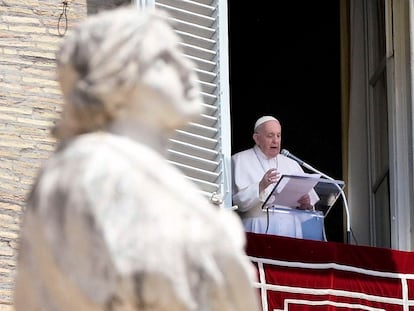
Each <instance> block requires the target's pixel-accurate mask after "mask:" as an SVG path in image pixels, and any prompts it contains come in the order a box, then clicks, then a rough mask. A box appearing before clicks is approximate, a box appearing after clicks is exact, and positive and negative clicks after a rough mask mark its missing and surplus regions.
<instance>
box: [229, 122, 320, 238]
mask: <svg viewBox="0 0 414 311" xmlns="http://www.w3.org/2000/svg"><path fill="white" fill-rule="evenodd" d="M253 140H254V142H255V144H254V146H253V147H251V148H249V149H246V150H243V151H240V152H238V153H236V154H234V155H233V156H232V173H233V176H232V177H233V204H235V205H237V206H238V212H239V214H240V217H241V218H242V221H243V225H244V228H245V230H246V231H248V232H256V233H268V234H276V235H283V236H290V237H297V238H301V237H302V231H301V230H302V229H301V224H300V223H299V222H298V219H297V218H295V217H290V216H289V215H287V214H285V215H283V214H280V213H278V214H276V213H275V212H272V211H271V210H269V211H268V213H266V212H264V211H263V210H262V205H263V203H264V202H265V200H266V198H267V197H268V196H269V194H270V192H271V191H272V189H273V188H274V186H275V184H276V182H277V181H278V180H279V178H280V177H281V175H289V174H297V173H299V174H302V173H304V171H303V169H302V168H301V167H300V165H299V164H298V163H297V162H296V161H294V160H292V159H290V158H288V157H286V156H284V155H283V154H281V153H280V150H281V144H282V127H281V124H280V122H279V120H278V119H276V118H275V117H273V116H263V117H260V118H259V119H258V120H257V121H256V123H255V125H254V131H253ZM318 200H319V197H318V195H317V194H316V192H315V191H314V190H311V191H310V192H309V193H308V194H305V195H304V196H303V197H301V198H300V199H299V200H298V202H297V206H295V207H297V208H299V209H312V207H313V205H314V204H315V203H316V202H317V201H318Z"/></svg>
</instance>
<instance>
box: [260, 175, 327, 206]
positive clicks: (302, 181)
mask: <svg viewBox="0 0 414 311" xmlns="http://www.w3.org/2000/svg"><path fill="white" fill-rule="evenodd" d="M320 181H321V175H320V174H308V173H303V174H295V175H282V176H281V177H280V179H279V181H278V182H277V183H276V185H275V186H274V188H273V189H272V191H271V192H270V194H269V196H268V197H267V198H266V200H265V202H264V203H263V206H262V208H263V209H266V208H269V207H271V206H273V205H277V206H285V207H296V206H298V205H299V203H298V200H299V199H300V198H301V197H302V196H303V195H305V194H307V193H309V192H310V191H311V190H312V189H313V187H315V186H316V184H317V183H318V182H320Z"/></svg>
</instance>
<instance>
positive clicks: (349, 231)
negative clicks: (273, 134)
mask: <svg viewBox="0 0 414 311" xmlns="http://www.w3.org/2000/svg"><path fill="white" fill-rule="evenodd" d="M280 154H282V155H284V156H286V157H288V158H291V159H292V160H295V161H296V162H298V163H299V165H300V166H303V167H305V168H307V169H308V170H311V171H313V172H315V173H318V174H320V175H321V176H323V177H325V178H326V179H329V180H332V181H335V179H333V178H332V177H330V176H328V175H326V174H324V173H322V172H321V171H319V170H317V169H316V168H314V167H313V166H311V165H309V164H308V163H306V162H305V161H302V160H301V159H299V158H298V157H295V156H294V155H293V154H291V153H290V152H289V151H287V150H286V149H282V150H281V151H280ZM333 184H334V185H335V187H336V188H337V189H338V190H339V193H340V194H341V196H342V199H343V203H344V208H345V212H346V218H347V221H346V231H347V242H348V243H350V241H351V220H350V216H349V208H348V201H347V200H346V196H345V193H344V190H343V189H342V187H341V186H339V185H338V184H337V183H336V182H334V183H333ZM331 208H332V206H331V207H330V208H329V210H328V211H327V212H326V214H325V216H326V215H327V214H328V213H329V212H330V209H331Z"/></svg>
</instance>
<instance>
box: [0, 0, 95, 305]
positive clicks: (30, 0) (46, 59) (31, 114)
mask: <svg viewBox="0 0 414 311" xmlns="http://www.w3.org/2000/svg"><path fill="white" fill-rule="evenodd" d="M62 13H63V4H62V1H58V0H55V1H53V0H0V311H11V310H14V309H13V285H14V283H13V280H14V274H15V269H16V254H17V248H18V234H19V223H20V218H21V215H22V211H23V210H24V206H25V198H26V195H27V193H28V191H29V189H30V187H31V185H32V183H33V179H34V177H35V175H36V173H37V170H38V168H39V166H40V165H41V164H42V162H43V161H44V160H45V159H46V158H47V157H48V156H49V155H50V153H51V152H52V150H53V149H54V146H55V141H54V139H52V138H51V136H50V135H49V129H50V127H51V126H52V125H53V124H54V122H55V120H56V119H57V118H58V116H59V113H60V111H61V103H62V101H61V95H60V91H59V88H58V85H57V83H56V81H55V52H56V50H57V48H58V46H59V44H60V42H61V40H62V38H63V37H62V36H60V35H59V33H58V23H59V17H60V16H61V14H62ZM86 14H87V3H86V0H83V1H82V0H77V1H71V0H68V6H67V9H66V16H67V27H68V32H67V33H66V34H68V33H69V32H70V29H72V28H73V26H74V25H76V24H77V23H78V22H79V21H81V20H83V19H84V18H85V16H86ZM65 23H66V20H65V18H64V14H62V20H61V24H60V30H61V33H63V31H64V29H65Z"/></svg>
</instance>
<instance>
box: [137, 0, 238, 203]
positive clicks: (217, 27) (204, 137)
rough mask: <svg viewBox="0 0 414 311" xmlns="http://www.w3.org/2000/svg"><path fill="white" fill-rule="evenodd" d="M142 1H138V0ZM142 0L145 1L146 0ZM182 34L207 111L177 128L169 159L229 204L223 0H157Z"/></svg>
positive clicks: (210, 195) (211, 194)
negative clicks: (194, 121) (197, 118)
mask: <svg viewBox="0 0 414 311" xmlns="http://www.w3.org/2000/svg"><path fill="white" fill-rule="evenodd" d="M141 5H142V3H141ZM144 5H149V3H148V1H147V2H146V3H145V4H144ZM150 5H155V7H157V8H160V9H162V10H165V11H167V12H168V13H169V14H170V15H171V17H172V18H173V19H174V24H175V29H176V31H177V32H178V34H179V35H180V36H181V38H182V39H183V41H184V43H183V51H184V54H185V55H186V56H187V57H189V58H190V59H192V60H193V62H195V63H196V65H197V68H198V69H197V73H198V77H199V80H200V84H201V87H202V93H203V98H204V103H205V112H204V113H203V115H202V117H201V119H200V120H198V122H197V123H191V124H190V125H189V126H187V127H186V128H184V129H180V130H177V131H176V135H175V136H174V137H173V138H172V139H171V140H170V143H171V144H170V146H169V149H168V160H169V161H170V162H171V163H172V164H174V165H175V166H176V167H178V168H179V169H180V170H181V171H182V172H183V173H184V174H185V175H186V176H187V177H188V178H189V179H191V180H192V181H193V182H195V183H196V185H197V186H198V187H199V188H200V190H201V191H202V193H203V194H204V195H205V196H206V197H208V198H209V199H213V201H217V200H218V201H219V202H220V201H221V200H220V199H222V200H223V203H222V204H221V206H222V207H230V206H231V187H230V175H231V174H229V173H230V152H231V151H230V113H229V111H230V104H229V79H228V70H229V69H228V67H229V66H228V36H227V2H226V1H221V2H220V1H219V2H218V1H208V0H199V1H185V0H161V1H155V2H153V3H151V4H150Z"/></svg>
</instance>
